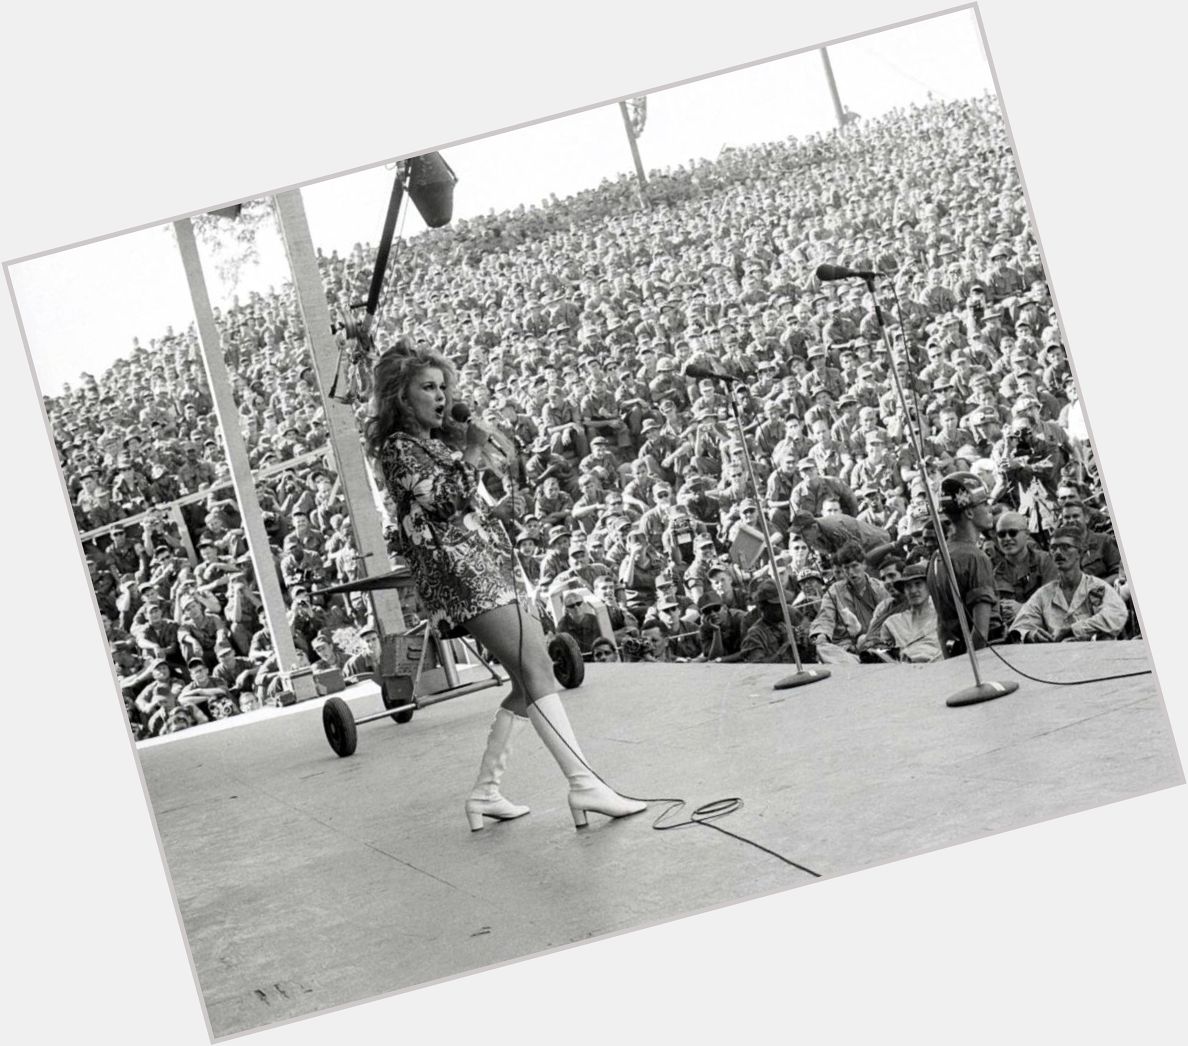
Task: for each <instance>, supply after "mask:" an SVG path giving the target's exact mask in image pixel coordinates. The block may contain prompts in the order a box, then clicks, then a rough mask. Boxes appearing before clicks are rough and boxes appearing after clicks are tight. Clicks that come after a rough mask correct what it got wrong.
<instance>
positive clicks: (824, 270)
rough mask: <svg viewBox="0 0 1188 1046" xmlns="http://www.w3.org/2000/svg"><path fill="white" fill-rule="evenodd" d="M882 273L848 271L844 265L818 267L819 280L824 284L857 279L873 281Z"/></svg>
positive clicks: (859, 270) (857, 270) (865, 270)
mask: <svg viewBox="0 0 1188 1046" xmlns="http://www.w3.org/2000/svg"><path fill="white" fill-rule="evenodd" d="M882 275H883V273H881V272H871V271H869V270H867V269H847V268H846V267H845V266H844V265H818V266H817V279H818V280H820V281H821V282H822V283H825V282H826V281H828V280H848V279H852V278H854V277H857V278H858V279H861V280H873V279H874V278H875V277H876V276H882Z"/></svg>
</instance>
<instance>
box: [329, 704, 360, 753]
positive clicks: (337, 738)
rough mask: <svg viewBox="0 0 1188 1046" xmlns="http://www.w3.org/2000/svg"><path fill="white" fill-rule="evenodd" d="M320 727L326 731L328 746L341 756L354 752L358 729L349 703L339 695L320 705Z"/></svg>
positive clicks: (357, 740) (357, 739) (357, 741)
mask: <svg viewBox="0 0 1188 1046" xmlns="http://www.w3.org/2000/svg"><path fill="white" fill-rule="evenodd" d="M322 729H323V730H325V731H326V740H327V741H329V742H330V747H331V748H333V749H334V751H335V752H337V753H338V754H339V755H340V756H341V757H342V758H344V759H345V758H346V757H347V756H348V755H353V754H354V751H355V748H356V746H357V745H358V743H359V731H358V729H357V727H356V726H355V717H354V715H353V714H352V712H351V708H350V705H348V704H347V703H346V702H345V701H344V700H343V699H342V698H341V697H332V698H330V699H329V700H328V701H327V702H326V703H325V704H324V705H322Z"/></svg>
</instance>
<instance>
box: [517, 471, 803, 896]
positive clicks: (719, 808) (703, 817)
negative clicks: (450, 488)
mask: <svg viewBox="0 0 1188 1046" xmlns="http://www.w3.org/2000/svg"><path fill="white" fill-rule="evenodd" d="M518 464H519V460H518V459H517V460H516V462H515V463H514V465H513V467H512V468H510V469H508V473H507V475H508V485H509V488H510V495H509V496H510V500H511V504H512V508H513V511H514V509H515V504H516V479H515V468H516V467H517V466H518ZM509 544H510V538H509ZM515 556H516V553H515V548H514V546H513V547H512V552H511V568H512V583H513V584H514V585H516V587H517V594H516V623H517V625H518V626H519V633H520V634H519V642H518V649H517V653H516V660H517V662H518V663H519V664H523V662H524V607H523V605H522V604H521V603H520V599H519V592H518V588H519V585H518V582H517V578H516V570H515V568H516V561H515ZM525 595H527V593H525ZM524 698H525V700H526V701H528V703H529V704H531V703H533V702H532V700H531V698H529V696H528V694H527V692H525V694H524ZM536 712H537V715H539V716H540V717H541V719H543V720H544V721H545V722H546V723H548V725H549V729H550V730H552V731H553V734H554V736H556V737H557V738H559V739H560V741H561V743H562V744H564V745H565V747H566V748H568V749H569V751H570V752H571V753H572V754H573V756H574V758H575V759H577V760H578V762H580V763H581V764H582V766H584V767H585V768H586V769H587V770H588V771H589V772H590V773H591V774H592V775H593V776H594V778H595V779H596V780H597V781H599V782H600V783H601V784H604V785H606V787H607V788H609V789H611V791H613V792H617V793H618V794H619V795H621V796H622V797H623V798H624V799H634V800H636V801H637V802H642V803H667V804H668V806H667V807H666V808H665V809H664V810H663V811H662V812H661V814H660V816H659V817H657V818H656V820H655V821H653V822H652V829H653V830H654V831H657V832H669V831H672V830H674V829H677V828H690V827H693V826H697V825H699V826H701V827H702V828H712V829H713V830H714V831H715V832H720V833H721V834H722V835H727V836H729V837H730V838H731V839H736V840H738V841H739V842H740V843H746V844H747V845H748V846H753V847H755V849H756V850H761V851H762V852H763V853H765V854H768V855H770V856H771V857H774V858H775V859H776V860H778V861H783V862H784V864H788V865H791V866H792V867H793V868H796V869H797V870H799V871H802V872H804V873H805V874H806V875H811V876H812V877H813V878H814V879H819V878H821V873H820V872H815V871H813V869H811V868H808V867H806V866H805V865H803V864H800V863H798V862H796V861H793V860H792V859H791V858H790V857H785V856H784V855H783V854H781V853H777V852H776V851H775V850H772V849H769V848H768V847H766V846H764V845H762V844H761V843H757V842H755V840H753V839H748V838H747V837H746V836H744V835H739V834H738V833H736V832H731V831H728V830H727V829H725V828H722V827H721V826H720V825H716V824H714V823H713V822H714V821H716V820H717V819H718V818H720V817H726V816H727V815H729V814H732V813H735V812H736V811H738V810H741V809H742V806H743V801H742V799H741V798H739V797H738V796H730V797H728V798H725V799H714V800H712V801H711V802H708V803H703V804H702V805H701V806H698V807H695V808H694V809H693V811H692V812H691V813H690V814H689V816H688V817H687V818H686V819H685V820H683V821H677V822H676V823H675V824H663V823H662V822H664V821H665V819H666V818H668V817H670V816H672V815H674V814H675V813H676V811H678V810H681V809H683V808H684V807H686V806H688V805H689V804H688V801H687V800H685V799H678V798H676V797H673V796H658V797H647V796H639V795H628V794H627V793H626V792H620V791H619V790H618V789H617V788H615V787H614V785H612V784H610V783H609V782H608V781H606V780H605V779H604V778H603V777H602V775H601V774H599V773H598V771H597V770H595V769H594V768H593V767H592V766H591V765H590V764H589V763H587V762H586V760H585V759H584V758H583V757H582V755H581V754H580V753H578V752H577V751H575V750H574V748H573V746H572V745H571V744H570V743H569V742H568V741H567V740H565V738H564V737H563V736H562V735H561V733H560V731H559V730H558V729H557V728H556V727H555V726H553V724H552V722H551V721H550V719H549V717H548V716H547V715H545V714H544V712H542V711H541V710H540V709H539V708H538V709H537V710H536Z"/></svg>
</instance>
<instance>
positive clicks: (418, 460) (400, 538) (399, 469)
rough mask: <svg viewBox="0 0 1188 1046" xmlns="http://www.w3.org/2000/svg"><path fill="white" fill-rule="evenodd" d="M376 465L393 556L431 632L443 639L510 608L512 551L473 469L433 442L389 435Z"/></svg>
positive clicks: (513, 590) (513, 596)
mask: <svg viewBox="0 0 1188 1046" xmlns="http://www.w3.org/2000/svg"><path fill="white" fill-rule="evenodd" d="M377 463H378V465H379V466H380V470H381V473H382V475H383V478H384V484H385V486H386V487H387V489H388V493H389V494H390V495H391V497H392V500H393V502H394V503H395V506H396V518H395V519H394V520H393V522H394V523H395V524H396V526H397V539H396V546H397V551H398V552H399V553H400V554H401V555H402V556H404V557H405V558H406V559H407V560H408V564H409V568H410V569H411V570H412V575H413V580H414V581H415V582H416V586H417V591H418V594H419V595H420V597H421V604H422V609H423V611H424V615H425V616H426V617H427V618H429V620H430V621H431V622H432V623H433V625H434V627H436V628H438V629H440V630H442V631H444V632H446V633H447V634H448V633H449V632H451V631H452V630H453V629H455V628H457V627H458V626H460V625H462V624H464V623H465V622H467V621H469V620H470V619H471V618H473V617H476V616H477V615H479V614H482V613H484V612H485V611H488V610H493V609H495V608H496V607H501V606H506V605H508V604H509V603H515V602H516V601H517V598H518V595H517V591H516V585H515V581H514V578H513V575H512V566H511V564H512V550H511V545H510V543H509V542H508V539H507V535H506V533H505V532H504V530H503V527H502V526H500V524H499V521H498V520H496V519H495V518H494V517H493V516H492V515H491V513H490V511H489V510H488V509H487V507H486V506H485V505H484V504H483V503H482V502H481V500H480V499H479V495H478V482H479V481H478V471H477V470H476V469H475V468H474V466H473V465H470V464H467V463H466V462H465V461H463V460H462V455H461V454H460V453H458V452H457V451H454V450H452V449H451V448H450V447H448V446H447V445H446V444H445V443H442V442H441V441H440V440H437V439H433V438H430V439H420V438H418V437H416V436H410V435H409V434H407V433H404V432H394V433H393V434H392V435H391V436H389V437H388V439H387V441H386V442H385V443H384V445H383V448H382V449H381V450H380V453H379V457H378V461H377Z"/></svg>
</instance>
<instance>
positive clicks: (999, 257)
mask: <svg viewBox="0 0 1188 1046" xmlns="http://www.w3.org/2000/svg"><path fill="white" fill-rule="evenodd" d="M1011 253H1012V252H1011V249H1010V247H1008V246H1007V245H1006V244H1005V243H1000V244H996V245H995V247H994V248H993V250H991V251H990V268H989V269H988V270H987V271H986V272H985V273H983V275H982V279H983V282H984V283H985V284H986V296H987V297H988V298H989V300H990V301H991V302H993V303H994V304H998V303H999V302H1001V301H1002V300H1003V299H1004V298H1015V297H1018V296H1019V295H1021V294H1022V293H1023V292H1024V291H1025V290H1026V289H1027V288H1026V285H1025V284H1024V283H1023V277H1022V276H1021V275H1020V274H1019V272H1018V270H1016V269H1013V268H1011V267H1010V265H1008V264H1007V263H1008V262H1009V260H1010V258H1011Z"/></svg>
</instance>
